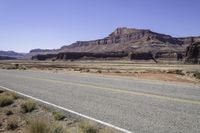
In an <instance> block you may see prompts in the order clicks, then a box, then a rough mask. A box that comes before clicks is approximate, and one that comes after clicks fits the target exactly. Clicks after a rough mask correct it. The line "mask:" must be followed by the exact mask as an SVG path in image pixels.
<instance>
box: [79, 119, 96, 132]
mask: <svg viewBox="0 0 200 133" xmlns="http://www.w3.org/2000/svg"><path fill="white" fill-rule="evenodd" d="M80 132H82V133H98V132H99V129H98V127H97V126H96V125H95V124H93V123H90V122H82V123H81V124H80Z"/></svg>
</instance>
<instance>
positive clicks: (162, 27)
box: [0, 0, 200, 52]
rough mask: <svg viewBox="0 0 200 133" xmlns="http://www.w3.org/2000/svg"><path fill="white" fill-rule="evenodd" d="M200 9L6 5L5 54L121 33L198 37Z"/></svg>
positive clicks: (85, 2)
mask: <svg viewBox="0 0 200 133" xmlns="http://www.w3.org/2000/svg"><path fill="white" fill-rule="evenodd" d="M199 6H200V0H0V49H1V50H14V51H17V52H28V51H29V50H31V49H33V48H49V49H52V48H59V47H61V46H63V45H68V44H71V43H73V42H75V41H78V40H93V39H98V38H103V37H105V36H107V35H108V34H109V33H111V32H112V31H113V30H114V29H115V28H117V27H131V28H141V29H151V30H153V31H156V32H160V33H165V34H170V35H172V36H178V37H179V36H181V37H182V36H197V35H200V14H199V13H200V11H199Z"/></svg>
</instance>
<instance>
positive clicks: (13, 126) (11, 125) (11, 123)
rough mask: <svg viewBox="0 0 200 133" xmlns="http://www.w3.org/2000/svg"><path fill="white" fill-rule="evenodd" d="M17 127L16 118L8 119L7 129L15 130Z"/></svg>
mask: <svg viewBox="0 0 200 133" xmlns="http://www.w3.org/2000/svg"><path fill="white" fill-rule="evenodd" d="M17 127H18V123H17V121H16V120H12V121H8V125H7V129H8V130H15V129H16V128H17Z"/></svg>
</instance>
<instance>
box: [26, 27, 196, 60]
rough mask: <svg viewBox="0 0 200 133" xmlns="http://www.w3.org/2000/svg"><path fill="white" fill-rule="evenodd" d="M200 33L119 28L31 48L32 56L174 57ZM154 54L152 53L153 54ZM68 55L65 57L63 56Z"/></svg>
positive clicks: (183, 50)
mask: <svg viewBox="0 0 200 133" xmlns="http://www.w3.org/2000/svg"><path fill="white" fill-rule="evenodd" d="M195 41H200V36H199V37H185V38H176V37H172V36H169V35H165V34H160V33H156V32H152V31H151V30H143V29H133V28H126V27H122V28H117V29H116V30H115V31H114V32H112V33H111V34H110V35H108V36H107V37H105V38H103V39H98V40H92V41H77V42H75V43H73V44H71V45H66V46H63V47H61V48H60V49H54V50H41V49H36V50H32V51H30V53H29V54H28V55H29V56H34V55H38V54H43V55H45V54H58V53H66V52H67V53H71V52H72V53H80V52H81V53H110V52H125V53H128V55H129V57H131V59H143V58H144V59H149V58H164V59H165V58H170V59H182V58H183V57H184V55H185V53H186V48H187V47H188V46H189V45H190V44H191V43H192V42H195ZM149 56H151V57H149ZM63 59H65V58H63Z"/></svg>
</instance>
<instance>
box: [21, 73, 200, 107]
mask: <svg viewBox="0 0 200 133" xmlns="http://www.w3.org/2000/svg"><path fill="white" fill-rule="evenodd" d="M18 77H19V76H18ZM20 77H24V78H29V79H34V80H42V81H47V82H55V83H61V84H67V85H74V86H82V87H92V88H96V89H100V90H109V91H112V92H118V93H125V94H132V95H137V96H145V97H150V98H155V99H161V100H168V101H174V102H181V103H188V104H196V105H200V101H198V100H191V99H183V98H175V97H170V96H162V95H158V94H150V93H145V92H137V91H128V90H121V89H118V88H113V87H103V86H97V85H95V84H88V83H81V82H69V81H60V80H53V79H44V78H34V77H25V76H20Z"/></svg>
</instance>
